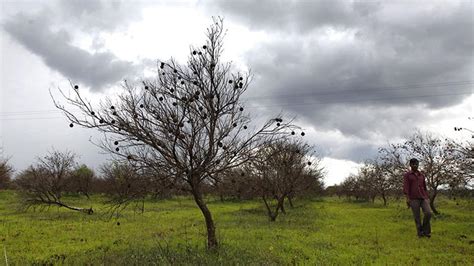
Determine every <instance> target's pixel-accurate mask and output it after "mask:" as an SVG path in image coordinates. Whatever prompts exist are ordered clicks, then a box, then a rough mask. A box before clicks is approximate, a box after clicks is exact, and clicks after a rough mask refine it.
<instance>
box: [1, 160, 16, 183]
mask: <svg viewBox="0 0 474 266" xmlns="http://www.w3.org/2000/svg"><path fill="white" fill-rule="evenodd" d="M12 173H13V167H11V166H10V165H9V164H8V160H1V161H0V189H6V188H9V187H10V182H11V175H12Z"/></svg>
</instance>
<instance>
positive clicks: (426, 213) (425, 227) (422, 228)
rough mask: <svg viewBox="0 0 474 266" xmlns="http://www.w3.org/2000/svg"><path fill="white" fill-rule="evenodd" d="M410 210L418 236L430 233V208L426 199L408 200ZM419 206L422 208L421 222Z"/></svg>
mask: <svg viewBox="0 0 474 266" xmlns="http://www.w3.org/2000/svg"><path fill="white" fill-rule="evenodd" d="M410 207H411V211H412V212H413V218H415V224H416V232H417V233H418V236H422V235H430V234H431V224H430V219H431V209H430V204H429V201H428V200H427V199H414V200H410ZM420 208H421V209H422V210H423V224H422V223H421V218H420Z"/></svg>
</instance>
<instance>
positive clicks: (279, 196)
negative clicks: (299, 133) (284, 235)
mask: <svg viewBox="0 0 474 266" xmlns="http://www.w3.org/2000/svg"><path fill="white" fill-rule="evenodd" d="M321 170H322V169H320V167H319V160H318V159H316V160H315V159H312V158H311V147H310V146H309V145H307V144H305V143H303V142H301V141H293V142H290V141H287V140H282V141H276V142H271V143H268V145H266V146H263V147H261V149H260V150H259V152H258V157H257V158H256V159H255V160H253V161H252V162H251V163H250V165H249V166H248V168H247V171H248V172H250V176H252V177H253V178H254V179H255V180H256V182H255V184H256V188H257V191H258V193H259V195H260V197H261V198H262V200H263V202H264V204H265V207H266V209H267V213H268V217H269V219H270V221H275V220H276V218H277V216H278V212H279V210H281V211H282V212H285V208H284V201H285V198H292V197H294V196H295V195H296V194H297V193H298V192H301V191H303V190H305V189H308V188H310V187H311V186H312V185H313V183H312V180H314V181H317V180H319V179H321V177H322V174H321ZM273 200H274V201H276V204H273V205H275V206H272V201H273Z"/></svg>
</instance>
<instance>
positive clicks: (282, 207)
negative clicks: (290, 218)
mask: <svg viewBox="0 0 474 266" xmlns="http://www.w3.org/2000/svg"><path fill="white" fill-rule="evenodd" d="M278 208H280V210H281V212H282V213H284V214H286V210H285V197H281V199H278V205H277V211H278Z"/></svg>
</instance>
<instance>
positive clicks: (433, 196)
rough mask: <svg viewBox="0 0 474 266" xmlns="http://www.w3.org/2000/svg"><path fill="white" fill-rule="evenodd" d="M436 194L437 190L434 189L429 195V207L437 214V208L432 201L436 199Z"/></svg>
mask: <svg viewBox="0 0 474 266" xmlns="http://www.w3.org/2000/svg"><path fill="white" fill-rule="evenodd" d="M437 194H438V191H436V190H434V191H433V194H432V195H431V196H430V207H431V210H432V211H433V213H434V214H439V212H438V210H437V209H436V208H435V205H434V201H435V199H436V196H437Z"/></svg>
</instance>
